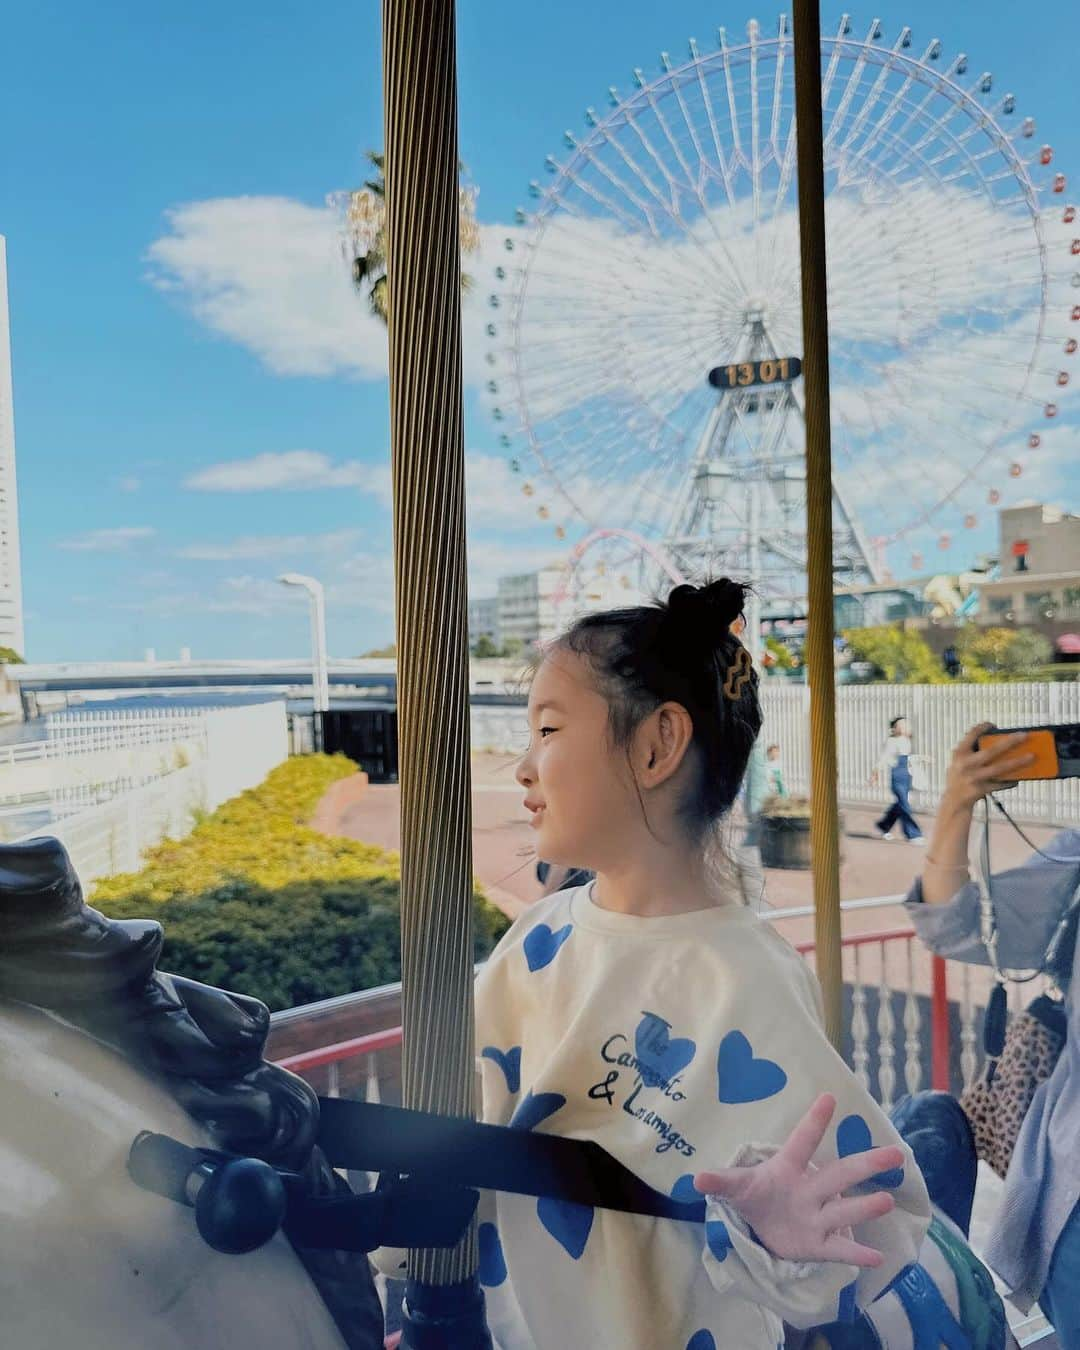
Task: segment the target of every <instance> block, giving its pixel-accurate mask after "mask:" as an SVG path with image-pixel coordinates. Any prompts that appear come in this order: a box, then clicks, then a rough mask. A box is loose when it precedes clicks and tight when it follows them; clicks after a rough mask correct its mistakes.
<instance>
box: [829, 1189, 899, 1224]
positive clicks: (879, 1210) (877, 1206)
mask: <svg viewBox="0 0 1080 1350" xmlns="http://www.w3.org/2000/svg"><path fill="white" fill-rule="evenodd" d="M895 1208H896V1201H895V1200H894V1199H893V1198H892V1196H891V1195H889V1194H888V1192H887V1191H875V1192H874V1194H873V1195H856V1196H852V1197H851V1198H850V1199H844V1200H830V1201H829V1203H828V1204H827V1205H823V1206H822V1210H821V1219H822V1222H823V1223H824V1224H825V1227H826V1229H827V1230H828V1231H829V1232H830V1233H835V1232H836V1230H837V1229H838V1228H857V1227H858V1226H859V1224H861V1223H869V1221H870V1220H871V1219H880V1218H882V1217H883V1215H885V1214H888V1213H890V1212H891V1211H892V1210H893V1209H895Z"/></svg>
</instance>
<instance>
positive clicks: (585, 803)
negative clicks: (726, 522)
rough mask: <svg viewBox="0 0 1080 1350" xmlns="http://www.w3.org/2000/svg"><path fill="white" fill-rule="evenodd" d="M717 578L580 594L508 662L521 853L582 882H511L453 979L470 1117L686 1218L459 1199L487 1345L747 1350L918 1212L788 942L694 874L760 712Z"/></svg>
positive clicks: (848, 1296)
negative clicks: (642, 1184) (497, 927)
mask: <svg viewBox="0 0 1080 1350" xmlns="http://www.w3.org/2000/svg"><path fill="white" fill-rule="evenodd" d="M743 595H744V590H743V588H742V587H741V586H739V585H736V584H735V583H734V582H731V581H727V580H721V581H716V582H713V583H712V584H710V585H708V586H706V587H704V588H702V589H700V590H699V589H696V588H695V587H692V586H680V587H678V588H676V589H675V590H674V591H673V592H672V594H671V595H670V597H669V599H668V602H667V603H666V604H664V605H659V606H655V607H643V608H637V609H627V610H618V611H614V612H609V613H603V614H594V615H590V616H588V617H586V618H583V619H581V620H579V621H578V622H577V623H576V624H575V625H574V626H573V627H572V628H571V629H570V630H569V632H567V633H566V634H565V636H564V637H563V638H562V639H561V640H559V641H558V642H556V643H555V644H554V645H553V646H552V647H551V648H549V649H548V651H547V653H546V654H545V657H544V660H543V662H542V664H541V665H540V667H539V670H538V671H537V673H536V675H535V678H534V680H533V683H532V687H531V692H530V697H529V723H530V731H531V740H530V745H529V749H528V751H527V753H526V755H525V756H524V758H523V759H522V761H521V763H520V766H519V768H518V772H517V776H518V781H519V782H520V783H521V785H522V787H523V788H524V791H525V805H526V807H527V808H528V810H529V812H530V823H531V825H532V827H533V829H534V830H535V832H536V850H537V853H538V854H539V855H540V856H541V857H543V858H545V859H548V860H550V861H551V862H552V863H561V864H564V865H566V866H577V867H585V868H589V869H592V870H593V871H595V873H596V878H595V880H594V881H592V882H590V883H589V884H587V885H585V886H582V887H579V888H577V889H574V890H569V891H561V892H558V893H556V894H554V895H551V896H548V897H546V898H545V899H544V900H541V901H539V902H538V903H537V904H535V905H534V906H533V907H532V908H531V909H530V910H529V911H528V912H527V913H526V914H524V915H522V916H521V918H519V919H518V921H517V922H516V923H515V924H514V926H513V927H512V928H511V929H510V931H509V932H508V933H507V934H506V935H505V937H504V938H503V940H502V942H501V943H500V945H499V947H498V948H497V949H496V951H495V952H494V953H493V954H492V956H491V958H490V959H489V960H488V962H487V963H486V965H485V966H484V968H483V970H482V972H481V974H480V976H479V979H478V982H477V988H476V1015H477V1032H478V1040H477V1044H478V1049H479V1055H480V1066H481V1072H482V1115H483V1119H484V1120H486V1121H490V1122H493V1123H497V1124H504V1125H506V1124H509V1125H513V1126H515V1127H517V1128H520V1129H539V1130H544V1131H549V1132H551V1133H553V1134H560V1135H568V1136H570V1137H572V1138H588V1139H595V1140H596V1141H597V1142H598V1143H599V1144H601V1145H602V1146H603V1147H604V1148H606V1149H607V1150H608V1151H609V1152H610V1153H612V1154H613V1155H614V1156H615V1157H617V1158H619V1159H620V1160H621V1161H622V1162H623V1163H624V1164H626V1166H627V1167H629V1168H630V1169H631V1170H632V1171H634V1172H635V1173H637V1175H638V1176H640V1177H642V1178H643V1179H644V1180H645V1181H646V1182H648V1183H649V1184H650V1185H651V1186H653V1187H654V1188H655V1189H657V1190H659V1191H662V1192H665V1193H669V1194H671V1195H674V1196H676V1197H678V1198H680V1199H685V1200H688V1201H694V1202H696V1203H699V1204H700V1219H701V1222H699V1223H685V1222H678V1221H671V1220H662V1219H651V1218H646V1217H642V1216H637V1215H627V1214H623V1213H617V1212H613V1211H610V1210H602V1209H596V1210H593V1209H591V1208H589V1207H587V1206H583V1205H576V1204H567V1203H564V1202H561V1201H555V1200H545V1199H541V1200H539V1201H538V1200H536V1199H531V1198H529V1197H525V1196H519V1195H511V1194H505V1193H499V1194H497V1195H485V1196H484V1197H483V1201H482V1212H481V1216H480V1217H481V1224H480V1232H479V1235H480V1254H481V1262H480V1278H481V1283H482V1284H483V1285H484V1286H485V1293H486V1299H487V1307H488V1320H489V1324H490V1327H491V1330H492V1334H493V1336H494V1339H495V1343H496V1345H497V1346H498V1347H499V1350H541V1348H542V1350H547V1347H551V1350H578V1347H581V1350H584V1347H589V1348H590V1350H606V1348H607V1347H612V1350H614V1347H619V1350H717V1348H720V1350H723V1348H724V1347H730V1348H731V1350H756V1348H757V1347H763V1348H767V1350H774V1348H775V1347H777V1346H778V1345H781V1344H782V1343H783V1339H784V1331H783V1327H782V1322H783V1321H787V1322H789V1323H791V1324H793V1325H795V1326H800V1327H808V1326H812V1325H815V1324H819V1323H826V1322H832V1321H835V1320H838V1319H840V1320H850V1319H852V1318H853V1317H854V1316H855V1315H856V1310H857V1309H858V1308H859V1307H860V1306H862V1305H864V1304H866V1303H868V1302H869V1301H870V1300H872V1299H874V1298H875V1297H876V1296H877V1295H878V1294H880V1293H881V1291H882V1290H883V1289H885V1288H886V1287H887V1286H888V1285H889V1283H890V1282H891V1281H892V1280H894V1278H895V1277H896V1275H897V1274H898V1273H899V1272H900V1271H901V1270H903V1269H904V1267H906V1266H907V1265H909V1263H911V1262H913V1261H915V1260H916V1257H917V1253H918V1251H919V1247H920V1242H921V1239H922V1236H923V1233H924V1231H925V1230H926V1226H927V1223H928V1219H929V1205H928V1201H927V1197H926V1191H925V1188H924V1186H923V1183H922V1179H921V1177H920V1175H919V1173H918V1170H917V1169H916V1168H915V1167H914V1166H913V1164H912V1160H911V1155H910V1153H909V1152H908V1151H907V1150H906V1149H901V1148H897V1147H896V1145H897V1144H898V1143H899V1140H898V1137H897V1135H896V1133H895V1131H894V1130H893V1129H892V1127H891V1126H890V1125H889V1123H888V1121H887V1120H886V1118H885V1117H884V1115H883V1114H882V1113H881V1111H880V1110H879V1108H878V1107H877V1106H876V1105H875V1103H874V1102H873V1100H872V1099H871V1098H870V1097H869V1096H868V1094H867V1093H866V1092H865V1091H864V1090H863V1089H862V1088H861V1087H860V1086H859V1084H858V1083H857V1081H856V1080H855V1078H854V1077H853V1076H852V1075H851V1073H850V1072H849V1071H848V1070H847V1068H846V1067H845V1065H844V1064H843V1062H842V1060H841V1059H840V1058H839V1057H838V1056H837V1055H836V1054H835V1053H834V1051H833V1050H832V1048H831V1046H830V1045H829V1043H828V1041H827V1040H826V1038H825V1036H824V1034H823V1032H822V1029H821V1025H820V1020H819V1004H818V990H817V986H816V982H815V980H814V978H813V976H812V974H811V973H810V971H809V970H808V968H807V966H806V964H805V962H804V961H803V959H802V957H800V956H798V955H797V954H796V953H795V951H794V950H793V949H792V948H791V947H790V946H788V944H787V943H785V942H784V941H783V939H781V938H780V937H778V936H777V935H776V934H775V933H774V932H773V930H772V929H771V928H770V926H769V925H768V924H767V923H765V922H763V921H762V920H760V919H759V918H757V916H756V915H755V914H753V913H752V912H751V911H750V910H748V909H746V908H744V907H742V906H740V905H739V904H737V903H734V902H733V900H732V898H731V897H730V896H728V895H725V894H723V893H718V892H717V890H716V889H715V887H714V883H713V881H712V879H711V872H712V869H711V868H710V865H709V858H708V853H709V849H710V847H711V845H712V843H713V842H714V840H713V836H714V833H715V831H716V827H717V825H718V823H719V822H720V821H721V819H722V818H723V817H724V815H725V813H726V812H727V811H728V809H729V807H730V806H731V804H732V802H733V801H734V799H735V797H736V794H737V792H738V790H739V786H740V781H741V779H742V776H743V772H744V769H745V766H746V761H747V757H748V755H749V753H750V749H751V746H752V745H753V743H754V739H755V737H756V736H757V733H758V730H759V727H760V725H761V714H760V710H759V707H758V699H757V689H756V684H757V681H756V676H755V675H754V673H753V670H752V667H751V664H750V661H749V655H748V653H747V652H746V651H745V649H744V648H743V647H742V645H741V643H740V642H739V641H738V639H737V638H735V637H733V636H732V635H731V633H730V628H731V625H732V623H733V621H734V620H735V619H736V618H737V617H738V615H739V614H740V613H741V611H742V608H743ZM826 1090H827V1093H828V1094H831V1095H826V1096H824V1097H822V1096H820V1095H819V1094H821V1093H823V1092H825V1091H826ZM838 1160H840V1161H838ZM716 1168H722V1169H723V1170H721V1171H715V1170H707V1169H716ZM864 1183H867V1184H864ZM853 1190H854V1192H855V1193H854V1194H849V1195H847V1196H846V1197H845V1195H844V1193H847V1192H852V1191H853Z"/></svg>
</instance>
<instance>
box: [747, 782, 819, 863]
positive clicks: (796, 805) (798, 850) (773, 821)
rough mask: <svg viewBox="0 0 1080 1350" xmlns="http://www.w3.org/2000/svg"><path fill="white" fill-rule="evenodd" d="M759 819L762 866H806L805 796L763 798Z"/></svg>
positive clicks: (807, 812) (807, 803) (807, 808)
mask: <svg viewBox="0 0 1080 1350" xmlns="http://www.w3.org/2000/svg"><path fill="white" fill-rule="evenodd" d="M760 819H761V830H760V833H759V836H758V838H759V847H760V849H761V865H762V867H789V868H796V867H809V866H810V798H809V797H786V796H785V797H766V798H765V800H764V801H763V802H762V803H761V817H760Z"/></svg>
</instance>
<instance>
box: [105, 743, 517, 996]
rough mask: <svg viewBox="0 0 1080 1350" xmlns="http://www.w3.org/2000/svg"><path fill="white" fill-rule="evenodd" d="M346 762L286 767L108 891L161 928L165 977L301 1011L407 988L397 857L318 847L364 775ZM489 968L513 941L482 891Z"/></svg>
mask: <svg viewBox="0 0 1080 1350" xmlns="http://www.w3.org/2000/svg"><path fill="white" fill-rule="evenodd" d="M355 771H356V766H355V765H354V764H352V763H351V762H350V761H349V760H347V759H345V757H344V756H342V755H333V756H330V755H309V756H305V757H304V758H298V759H290V760H288V761H286V763H284V764H281V765H279V766H278V767H277V768H276V769H274V770H273V771H272V772H271V773H270V774H269V775H268V777H267V778H266V779H265V781H264V782H262V783H261V784H260V785H259V786H258V787H257V788H252V789H251V790H249V791H247V792H244V793H241V795H240V796H239V797H234V798H233V799H232V800H231V801H228V802H225V803H224V805H222V806H221V807H219V808H218V810H217V811H215V812H214V813H213V814H212V815H209V816H207V817H205V818H204V819H203V820H201V821H200V822H199V823H198V824H197V825H196V827H195V829H194V830H193V831H192V833H191V834H189V835H188V836H187V837H186V838H184V839H180V840H166V841H165V842H163V843H161V844H159V845H157V847H156V848H153V849H151V850H150V852H149V853H148V854H147V855H146V863H145V865H144V866H143V867H142V868H141V869H140V870H139V871H138V872H125V873H121V874H118V875H116V876H112V877H107V878H105V879H103V880H102V881H100V882H99V883H98V884H97V886H96V888H95V890H94V895H93V904H94V905H95V906H96V907H97V908H98V909H100V910H102V911H103V912H104V913H106V914H108V915H110V916H112V917H113V918H122V919H126V918H146V917H153V918H155V919H158V920H160V922H161V923H162V924H163V925H164V928H165V952H164V955H163V957H162V962H161V964H162V968H163V969H165V970H169V971H173V972H175V973H176V974H178V975H188V976H190V977H191V978H192V979H196V980H203V981H205V982H207V983H209V984H216V985H218V986H220V987H221V988H224V989H231V990H234V991H236V992H237V993H244V994H252V995H254V996H255V997H256V998H260V999H262V1000H263V1002H264V1003H266V1004H268V1005H269V1006H270V1008H271V1009H278V1008H288V1007H293V1006H295V1005H297V1004H300V1003H312V1002H315V1001H316V1000H318V999H323V998H331V997H333V996H334V995H336V994H347V993H351V992H352V991H353V990H356V989H366V988H370V987H371V986H372V985H377V984H385V983H388V982H390V981H392V980H398V979H400V978H401V958H400V934H401V923H400V910H399V902H400V875H401V874H400V868H399V860H398V855H397V854H396V853H388V852H386V851H385V850H383V849H380V848H376V847H375V846H374V845H371V844H362V843H358V842H357V841H356V840H353V839H344V838H341V837H339V836H328V835H323V834H320V833H319V832H318V831H316V830H313V829H311V827H310V825H309V823H308V822H309V821H310V820H311V817H312V815H313V814H314V811H315V808H316V806H317V805H318V803H319V801H320V800H321V799H322V797H323V795H324V794H325V792H326V791H327V789H328V788H329V787H330V786H331V785H332V784H333V783H335V782H337V781H338V780H339V779H342V778H347V777H348V776H349V775H350V774H352V773H355ZM473 924H474V934H475V944H474V945H475V952H476V958H477V960H480V959H481V958H482V957H484V956H486V955H487V953H488V952H489V951H490V950H491V948H492V947H493V946H494V944H495V942H496V941H497V940H498V938H499V937H500V936H501V935H502V933H503V932H505V930H506V928H507V920H506V918H505V917H504V915H503V914H502V913H501V912H500V911H499V910H497V909H496V908H495V907H494V906H493V905H491V904H489V903H488V902H487V901H486V900H485V899H484V897H483V894H482V892H481V891H480V890H479V889H476V890H475V891H474V899H473Z"/></svg>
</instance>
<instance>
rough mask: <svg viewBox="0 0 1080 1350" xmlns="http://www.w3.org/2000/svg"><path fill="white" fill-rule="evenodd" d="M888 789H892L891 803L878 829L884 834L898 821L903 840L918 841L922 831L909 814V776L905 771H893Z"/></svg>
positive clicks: (879, 822) (897, 769)
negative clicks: (902, 832)
mask: <svg viewBox="0 0 1080 1350" xmlns="http://www.w3.org/2000/svg"><path fill="white" fill-rule="evenodd" d="M889 787H890V788H891V789H892V795H893V802H892V805H891V806H890V807H889V809H888V810H887V811H886V812H885V814H884V815H883V816H882V817H881V819H880V820H879V821H878V823H877V825H878V829H879V830H880V831H881V832H882V834H885V833H886V832H887V831H889V830H891V829H892V827H893V826H894V825H895V824H896V822H897V821H899V822H900V828H901V829H902V830H903V831H904V838H905V839H918V838H919V836H920V835H921V834H922V830H920V829H919V822H918V821H917V820H916V819H915V817H914V816H913V815H912V813H911V803H910V802H909V801H908V793H909V792H910V791H911V774H910V773H909V772H908V770H907V769H900V768H896V769H893V771H892V774H891V775H890V778H889Z"/></svg>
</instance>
